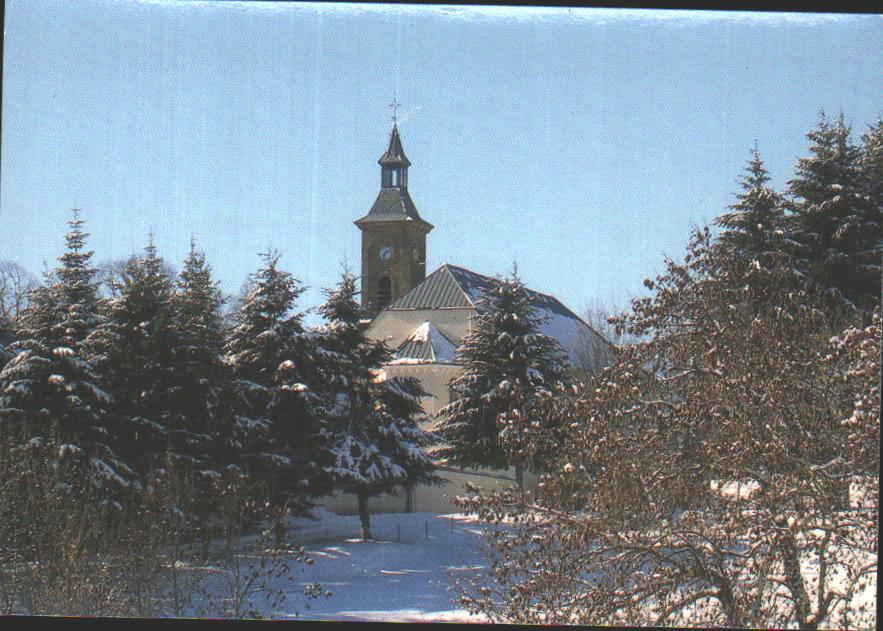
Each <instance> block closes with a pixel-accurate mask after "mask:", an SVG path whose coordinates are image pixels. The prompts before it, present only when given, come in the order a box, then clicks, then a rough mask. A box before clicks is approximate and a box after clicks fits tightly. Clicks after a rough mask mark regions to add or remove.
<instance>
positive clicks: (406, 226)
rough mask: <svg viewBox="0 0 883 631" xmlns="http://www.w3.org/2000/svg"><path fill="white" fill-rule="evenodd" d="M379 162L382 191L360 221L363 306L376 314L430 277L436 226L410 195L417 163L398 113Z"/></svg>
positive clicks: (356, 222)
mask: <svg viewBox="0 0 883 631" xmlns="http://www.w3.org/2000/svg"><path fill="white" fill-rule="evenodd" d="M397 105H398V104H397V103H395V102H394V104H393V106H394V107H395V106H397ZM378 163H379V164H380V193H379V194H378V195H377V199H376V200H375V201H374V205H373V206H371V210H369V211H368V214H367V215H365V216H364V217H362V218H361V219H358V220H356V221H355V224H356V225H357V226H358V227H359V230H361V231H362V306H363V307H364V308H365V309H366V310H367V311H368V312H369V313H371V314H372V315H376V314H377V312H378V311H380V310H381V309H383V308H384V307H386V306H387V305H388V304H390V303H391V302H393V301H394V300H396V299H397V298H398V297H399V296H401V295H403V294H405V293H407V292H408V291H409V290H410V289H411V288H412V287H414V286H416V285H417V283H419V282H420V281H422V280H423V279H424V278H425V277H426V235H427V234H429V231H430V230H432V227H433V226H432V224H430V223H429V222H427V221H424V220H423V219H421V218H420V214H419V213H418V212H417V207H416V206H414V202H413V201H411V196H410V195H409V194H408V167H409V166H411V163H410V161H409V160H408V158H407V156H405V150H404V149H403V148H402V139H401V138H400V137H399V129H398V126H397V124H396V117H395V113H393V119H392V131H391V132H390V135H389V146H388V147H387V149H386V152H385V153H384V154H383V155H382V156H380V160H378Z"/></svg>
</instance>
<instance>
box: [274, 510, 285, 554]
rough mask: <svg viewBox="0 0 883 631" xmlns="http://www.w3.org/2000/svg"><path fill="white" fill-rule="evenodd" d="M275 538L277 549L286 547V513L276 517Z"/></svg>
mask: <svg viewBox="0 0 883 631" xmlns="http://www.w3.org/2000/svg"><path fill="white" fill-rule="evenodd" d="M273 536H274V538H275V539H276V547H277V548H281V547H282V546H283V545H285V513H284V512H283V513H282V514H281V515H279V516H278V517H276V524H275V525H274V527H273Z"/></svg>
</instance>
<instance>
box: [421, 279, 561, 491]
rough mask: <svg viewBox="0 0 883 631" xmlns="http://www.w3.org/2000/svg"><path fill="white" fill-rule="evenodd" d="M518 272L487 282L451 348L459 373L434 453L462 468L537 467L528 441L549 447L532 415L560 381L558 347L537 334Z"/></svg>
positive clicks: (544, 428)
mask: <svg viewBox="0 0 883 631" xmlns="http://www.w3.org/2000/svg"><path fill="white" fill-rule="evenodd" d="M533 303H534V297H533V296H532V295H531V294H530V293H529V292H528V291H527V290H526V289H525V287H524V284H523V283H522V282H521V279H520V278H519V277H518V273H517V269H516V270H513V272H512V274H511V275H510V276H509V277H508V278H505V279H503V278H497V279H494V281H493V283H492V287H491V289H490V290H489V291H488V292H487V294H486V296H485V298H484V300H483V302H482V303H480V304H479V313H478V315H477V316H476V317H475V320H474V322H473V329H472V331H470V332H469V334H468V335H467V336H466V337H465V338H464V339H463V341H462V343H461V344H460V347H459V348H458V349H457V358H458V360H459V361H460V362H462V364H463V371H462V372H461V373H460V375H459V376H458V377H456V378H455V379H453V380H452V381H451V388H452V390H453V400H452V401H451V403H449V404H448V405H447V406H445V407H444V408H442V409H441V410H440V412H439V414H440V415H441V416H442V417H443V419H442V422H441V424H440V426H439V433H440V434H441V436H442V438H444V439H445V441H446V442H447V445H446V446H444V447H442V448H441V449H439V451H438V454H439V455H440V456H441V457H443V458H446V459H447V460H448V461H449V462H451V463H453V464H457V465H463V466H468V467H494V468H500V467H505V466H508V465H510V464H514V465H516V474H517V475H518V477H519V483H521V467H522V466H523V465H533V466H541V461H542V460H543V459H544V454H543V453H541V452H539V451H536V450H535V449H533V447H534V444H533V443H535V441H538V440H539V439H542V440H541V441H540V442H541V443H542V444H543V445H545V447H546V448H548V449H554V444H553V441H549V440H548V439H549V436H550V433H554V428H551V427H548V426H546V425H545V424H544V422H543V420H542V419H540V418H539V417H537V416H535V414H534V413H533V409H534V406H535V405H536V404H537V403H538V400H539V399H541V398H542V397H544V396H546V395H548V394H550V393H551V392H553V391H554V390H556V389H557V388H560V387H561V386H562V385H563V384H564V382H565V381H566V380H567V367H568V365H567V360H566V357H565V355H564V352H563V351H562V350H561V347H560V346H559V345H558V343H557V342H556V341H555V340H554V339H553V338H551V337H549V336H547V335H544V334H542V333H540V332H539V328H538V327H539V325H540V324H541V323H542V318H541V316H540V315H538V313H537V309H536V307H535V306H534V304H533Z"/></svg>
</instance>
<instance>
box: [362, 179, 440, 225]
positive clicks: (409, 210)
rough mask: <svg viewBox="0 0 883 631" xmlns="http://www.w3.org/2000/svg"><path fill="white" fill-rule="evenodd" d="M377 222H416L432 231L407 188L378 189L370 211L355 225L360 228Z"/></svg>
mask: <svg viewBox="0 0 883 631" xmlns="http://www.w3.org/2000/svg"><path fill="white" fill-rule="evenodd" d="M378 221H417V222H420V223H422V224H425V225H426V226H428V227H429V228H430V229H432V224H431V223H429V222H428V221H424V220H423V219H422V218H421V217H420V213H418V212H417V207H416V206H415V205H414V202H413V201H412V200H411V196H410V195H409V194H408V189H407V188H382V189H380V193H378V194H377V199H375V200H374V205H373V206H371V210H369V211H368V214H367V215H365V216H364V217H362V218H361V219H357V220H356V221H355V224H356V225H357V226H360V225H362V224H365V223H373V222H378Z"/></svg>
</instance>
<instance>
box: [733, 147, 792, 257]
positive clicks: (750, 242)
mask: <svg viewBox="0 0 883 631" xmlns="http://www.w3.org/2000/svg"><path fill="white" fill-rule="evenodd" d="M769 181H770V175H769V172H768V171H767V169H766V167H765V166H764V163H763V160H762V159H761V157H760V152H759V151H758V150H757V146H755V147H754V149H753V150H752V152H751V160H750V161H749V162H748V165H747V166H746V168H745V176H744V177H743V179H742V181H741V186H742V191H741V192H740V193H738V194H737V195H736V198H737V201H736V203H734V204H732V205H730V206H729V212H726V213H724V214H722V215H721V216H720V217H718V218H717V222H716V223H717V225H719V226H721V227H722V228H723V230H722V231H721V233H720V236H719V237H718V242H719V243H720V244H721V247H723V248H724V249H725V250H727V252H729V253H730V254H731V255H732V256H736V257H747V258H750V259H755V260H758V261H759V262H761V263H762V264H767V263H768V262H769V259H770V257H771V256H776V255H778V254H780V253H781V252H782V251H783V248H784V241H785V233H784V209H783V205H782V199H781V197H780V196H779V194H778V193H776V192H775V191H774V190H773V189H772V188H770V187H769V186H768V185H767V183H768V182H769Z"/></svg>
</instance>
